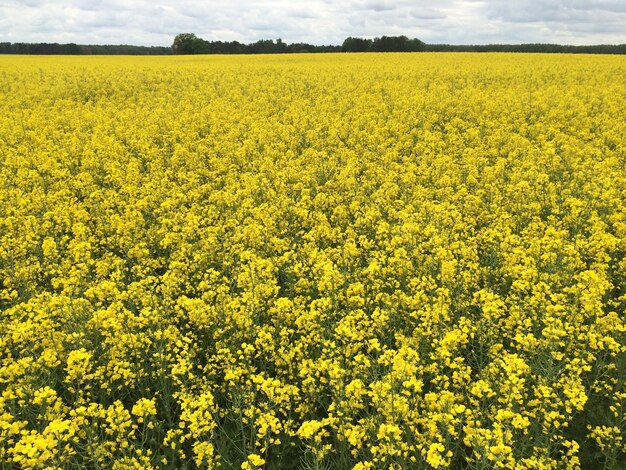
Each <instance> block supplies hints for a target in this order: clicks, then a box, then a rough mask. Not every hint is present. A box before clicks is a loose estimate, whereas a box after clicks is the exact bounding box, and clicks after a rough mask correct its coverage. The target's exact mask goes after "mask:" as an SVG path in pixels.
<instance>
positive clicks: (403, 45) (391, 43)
mask: <svg viewBox="0 0 626 470" xmlns="http://www.w3.org/2000/svg"><path fill="white" fill-rule="evenodd" d="M302 52H313V53H315V52H543V53H573V54H576V53H578V54H626V44H619V45H613V44H600V45H592V46H568V45H560V44H487V45H454V44H426V43H424V42H422V41H420V40H419V39H416V38H413V39H409V38H408V37H407V36H381V37H377V38H374V39H368V38H359V37H348V38H346V39H345V40H344V41H343V43H342V44H341V45H340V46H337V45H324V46H316V45H313V44H307V43H302V42H297V43H291V44H289V43H286V42H284V41H283V40H282V39H277V40H272V39H262V40H259V41H256V42H252V43H248V44H244V43H241V42H238V41H207V40H205V39H202V38H199V37H197V36H196V35H195V34H193V33H181V34H179V35H177V36H176V37H175V38H174V42H173V44H172V46H171V47H165V46H132V45H124V44H123V45H81V44H74V43H70V44H58V43H10V42H0V54H42V55H46V54H65V55H90V54H92V55H118V54H119V55H168V54H286V53H302Z"/></svg>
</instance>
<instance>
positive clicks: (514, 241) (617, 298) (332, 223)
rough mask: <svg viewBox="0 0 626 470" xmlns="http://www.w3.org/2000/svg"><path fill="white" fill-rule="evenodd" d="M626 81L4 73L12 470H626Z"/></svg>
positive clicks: (424, 74)
mask: <svg viewBox="0 0 626 470" xmlns="http://www.w3.org/2000/svg"><path fill="white" fill-rule="evenodd" d="M624 77H626V59H625V58H624V57H623V56H613V57H610V56H586V55H569V56H567V55H525V54H470V53H467V54H461V53H457V54H454V53H451V54H444V53H440V54H429V53H418V54H408V53H407V54H328V55H325V54H317V55H288V56H239V57H237V56H228V57H219V56H210V57H206V56H193V57H162V58H146V57H116V58H113V57H104V58H103V57H71V58H70V57H61V58H60V57H0V97H1V98H2V99H1V100H0V467H1V468H6V469H40V468H60V469H66V468H67V469H72V468H74V469H77V468H93V469H107V468H113V469H131V468H138V469H139V468H141V469H149V468H155V469H157V468H163V469H168V468H176V469H184V468H187V469H192V468H216V467H220V468H225V469H230V468H241V469H259V468H265V469H290V468H303V469H307V468H308V469H334V468H337V469H348V468H354V469H360V470H363V469H430V468H434V469H442V468H453V469H461V468H463V469H488V468H515V469H553V468H554V469H557V468H563V469H565V468H567V469H576V468H587V469H592V468H593V469H595V468H606V469H612V468H623V467H624V465H626V460H625V455H626V441H625V439H626V385H625V379H626V319H625V312H626V153H625V149H626V140H625V135H626V132H625V131H626V120H625V116H626V79H625V78H624Z"/></svg>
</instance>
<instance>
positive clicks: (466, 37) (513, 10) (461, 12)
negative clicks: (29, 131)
mask: <svg viewBox="0 0 626 470" xmlns="http://www.w3.org/2000/svg"><path fill="white" fill-rule="evenodd" d="M179 33H195V34H196V35H197V36H198V37H201V38H203V39H206V40H223V41H235V40H236V41H240V42H244V43H248V42H254V41H257V40H259V39H277V38H281V39H282V40H283V41H285V42H288V43H292V42H306V43H310V44H317V45H320V44H337V45H339V44H341V43H342V42H343V40H344V39H345V38H346V37H348V36H355V37H368V38H374V37H377V36H383V35H387V36H394V35H401V34H403V35H406V36H408V37H410V38H418V39H421V40H422V41H424V42H426V43H430V44H434V43H449V44H490V43H507V44H519V43H534V42H541V43H558V44H575V45H586V44H623V43H626V0H561V1H558V0H482V1H481V0H438V1H433V0H413V1H407V0H399V1H391V0H308V1H299V0H240V1H235V0H230V1H227V0H211V1H197V0H195V1H191V0H100V1H96V0H69V1H58V0H0V42H58V43H68V42H74V43H78V44H135V45H146V46H150V45H153V46H170V45H171V44H172V42H173V40H174V37H175V36H176V35H177V34H179Z"/></svg>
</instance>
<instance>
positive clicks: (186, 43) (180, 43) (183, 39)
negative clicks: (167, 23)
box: [172, 33, 205, 54]
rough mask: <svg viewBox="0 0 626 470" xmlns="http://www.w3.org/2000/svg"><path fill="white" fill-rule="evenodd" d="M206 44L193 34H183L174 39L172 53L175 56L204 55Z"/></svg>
mask: <svg viewBox="0 0 626 470" xmlns="http://www.w3.org/2000/svg"><path fill="white" fill-rule="evenodd" d="M204 42H205V41H204V40H203V39H200V38H199V37H197V36H196V35H195V34H193V33H181V34H179V35H177V36H176V37H175V38H174V43H173V44H172V51H174V54H202V53H203V52H205V51H203V49H204V47H203V46H204Z"/></svg>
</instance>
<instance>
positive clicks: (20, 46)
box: [0, 42, 172, 55]
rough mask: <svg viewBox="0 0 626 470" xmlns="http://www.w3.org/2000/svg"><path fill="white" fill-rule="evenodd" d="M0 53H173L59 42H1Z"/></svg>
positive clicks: (153, 48)
mask: <svg viewBox="0 0 626 470" xmlns="http://www.w3.org/2000/svg"><path fill="white" fill-rule="evenodd" d="M0 54H40V55H163V54H172V48H171V47H165V46H131V45H128V44H121V45H93V44H92V45H83V44H74V43H69V44H58V43H46V42H42V43H26V42H14V43H10V42H0Z"/></svg>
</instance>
